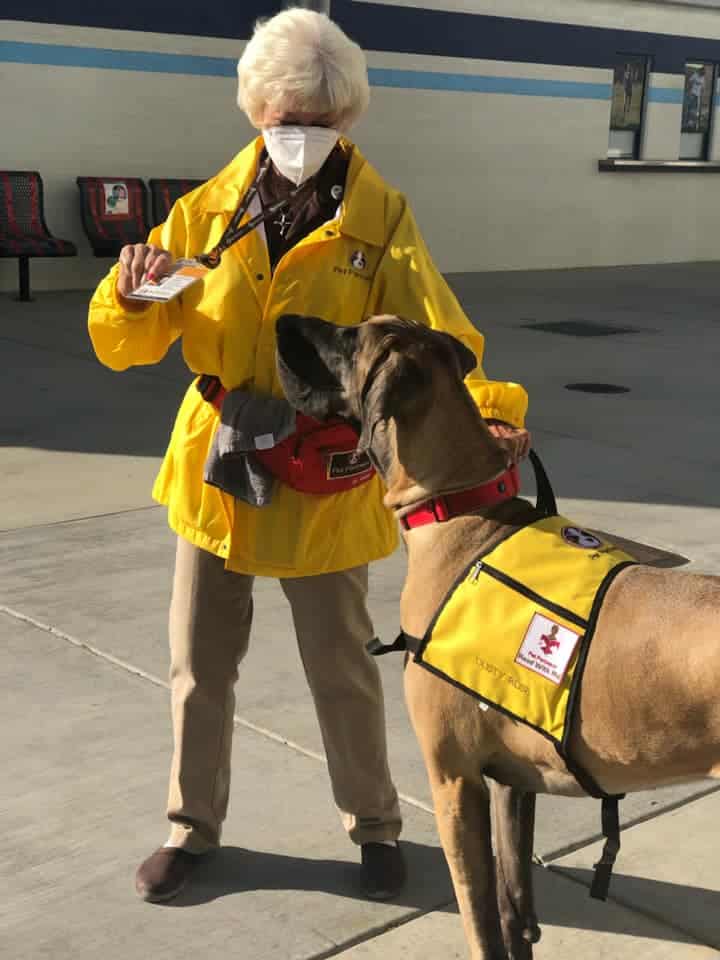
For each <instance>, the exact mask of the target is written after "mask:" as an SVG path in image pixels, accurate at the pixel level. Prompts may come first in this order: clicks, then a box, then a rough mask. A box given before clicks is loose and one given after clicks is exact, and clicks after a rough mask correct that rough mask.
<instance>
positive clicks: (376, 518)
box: [89, 137, 527, 577]
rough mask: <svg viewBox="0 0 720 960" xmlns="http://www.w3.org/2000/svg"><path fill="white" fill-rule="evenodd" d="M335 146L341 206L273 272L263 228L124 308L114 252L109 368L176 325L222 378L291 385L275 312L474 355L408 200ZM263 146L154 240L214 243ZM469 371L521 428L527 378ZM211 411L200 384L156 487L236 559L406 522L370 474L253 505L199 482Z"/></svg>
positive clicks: (387, 542) (213, 544) (326, 553)
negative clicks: (454, 342)
mask: <svg viewBox="0 0 720 960" xmlns="http://www.w3.org/2000/svg"><path fill="white" fill-rule="evenodd" d="M341 145H342V146H343V149H345V150H348V151H352V156H351V160H350V166H349V169H348V177H347V183H346V189H345V196H344V199H343V202H342V204H341V206H340V209H339V211H338V214H337V217H336V219H334V220H332V221H328V222H327V223H325V224H323V225H322V226H321V227H319V228H318V229H316V230H314V231H313V232H312V233H311V234H309V235H308V236H307V237H305V238H304V239H302V240H301V241H300V242H299V243H297V244H296V245H295V246H294V247H293V248H292V249H291V250H290V251H288V252H287V253H286V254H285V256H284V257H283V258H282V259H281V261H280V262H279V263H278V265H277V267H276V269H275V272H274V273H272V272H271V269H270V261H269V257H268V250H267V246H266V243H265V239H264V235H263V232H262V231H260V230H256V231H254V232H253V233H250V234H249V235H248V236H246V237H245V238H244V239H242V240H241V241H239V242H238V243H236V244H235V245H234V246H232V247H231V248H230V249H229V250H228V251H227V252H226V253H225V254H224V256H223V260H222V264H221V266H220V267H219V268H218V269H217V270H215V271H213V272H212V273H210V274H208V276H207V277H206V278H205V279H204V280H203V281H202V282H200V283H198V284H196V285H195V286H193V287H191V288H189V289H188V290H186V291H185V292H184V293H183V294H182V296H181V298H179V299H177V300H174V301H170V302H169V303H167V304H152V305H149V306H148V307H147V309H145V310H143V311H141V312H135V313H129V312H126V311H125V310H124V309H123V307H122V305H121V303H120V301H119V300H118V297H117V295H116V291H115V283H116V277H117V272H118V266H117V264H116V265H115V266H114V267H113V268H112V270H111V271H110V273H109V274H108V276H107V277H106V278H105V279H104V280H103V281H102V282H101V283H100V285H99V286H98V289H97V290H96V292H95V295H94V296H93V298H92V301H91V304H90V315H89V330H90V336H91V338H92V342H93V346H94V348H95V352H96V354H97V356H98V358H99V359H100V360H101V361H102V363H104V364H106V365H107V366H108V367H110V368H112V369H113V370H125V369H127V368H128V367H130V366H133V365H137V364H149V363H157V362H159V361H160V360H162V358H163V357H164V356H165V354H166V353H167V351H168V349H169V347H170V346H171V344H172V343H173V342H174V341H175V340H177V339H178V338H179V337H182V349H183V356H184V358H185V362H186V363H187V365H188V367H189V368H190V369H191V370H192V371H193V373H195V374H203V373H206V374H214V375H216V376H218V377H219V378H220V380H221V381H222V383H223V385H224V386H225V387H226V388H227V389H233V388H234V387H240V386H242V387H243V388H244V389H249V390H254V391H257V392H258V393H265V394H270V395H273V396H282V389H281V387H280V383H279V380H278V376H277V372H276V367H275V324H276V321H277V319H278V317H280V316H281V315H282V314H284V313H295V314H309V315H313V316H318V317H322V318H323V319H325V320H329V321H331V322H333V323H337V324H341V325H346V326H350V325H354V324H358V323H360V322H361V321H362V320H363V319H365V318H366V317H368V316H370V315H372V314H376V313H393V314H399V315H401V316H405V317H408V318H411V319H416V320H419V321H421V322H424V323H427V324H428V325H430V326H431V327H433V328H437V329H440V330H444V331H446V332H447V333H451V334H453V335H454V336H456V337H458V338H459V339H460V340H462V341H464V343H465V344H466V345H467V346H468V347H470V349H471V350H473V351H474V353H475V355H476V356H477V358H478V364H480V363H481V362H482V356H483V346H484V339H483V337H482V335H481V334H480V333H478V332H477V331H476V330H475V329H474V327H473V326H472V325H471V323H470V322H469V320H468V319H467V317H466V316H465V314H464V313H463V311H462V309H461V307H460V306H459V304H458V302H457V300H456V299H455V297H454V296H453V294H452V292H451V291H450V289H449V287H448V286H447V284H446V283H445V281H444V280H443V278H442V276H441V275H440V274H439V272H438V271H437V269H436V268H435V266H434V265H433V262H432V260H431V259H430V255H429V253H428V251H427V249H426V248H425V245H424V243H423V241H422V238H421V237H420V234H419V232H418V230H417V227H416V225H415V221H414V219H413V215H412V213H411V212H410V209H409V207H408V205H407V202H406V200H405V198H404V197H403V195H402V194H400V193H398V192H397V191H396V190H394V189H392V188H391V187H389V186H387V185H386V184H385V183H384V181H383V180H382V179H381V177H380V176H379V174H378V173H377V172H376V171H375V170H374V169H373V168H372V167H371V166H370V164H369V163H367V161H366V160H365V159H364V157H363V156H362V154H361V153H360V151H359V150H358V149H357V148H356V147H354V146H353V145H352V144H351V143H350V142H349V141H346V140H342V141H341ZM262 147H263V141H262V138H261V137H258V138H257V139H256V140H255V141H253V142H252V143H251V144H249V145H248V146H247V147H246V148H245V149H244V150H242V151H241V152H240V153H239V154H238V155H237V156H236V157H235V159H234V160H233V161H232V162H231V163H230V164H229V165H228V166H227V167H226V168H225V169H224V170H222V171H221V172H220V173H219V174H217V176H215V177H213V178H212V179H211V180H209V181H208V182H207V183H206V184H204V185H203V186H201V187H199V188H198V189H197V190H194V191H193V192H192V193H190V194H188V195H187V196H185V197H182V198H181V199H180V200H179V201H178V202H177V203H176V204H175V206H174V207H173V209H172V210H171V212H170V216H169V217H168V219H167V221H166V222H165V223H164V224H163V225H161V226H159V227H156V228H155V229H154V230H153V231H152V232H151V234H150V238H149V242H150V243H154V244H157V245H158V246H160V247H163V248H165V249H167V250H169V251H170V252H171V253H172V254H173V256H174V257H176V258H179V257H193V256H196V255H197V254H199V253H203V252H206V251H208V250H210V249H211V248H212V246H213V245H214V244H215V243H217V242H218V240H219V239H220V236H221V234H222V232H223V230H224V229H225V227H226V226H227V224H228V221H229V220H230V217H231V216H232V214H233V213H234V212H235V210H236V209H237V207H238V205H239V203H240V200H241V198H242V197H243V195H244V193H245V191H246V190H247V189H248V187H249V186H250V184H251V183H252V180H253V178H254V176H255V173H256V171H257V165H258V159H259V156H260V153H261V151H262ZM358 253H361V254H362V257H360V256H357V254H358ZM466 383H467V386H468V387H469V388H470V390H471V392H472V394H473V397H474V398H475V401H476V402H477V404H478V406H479V408H480V410H481V412H482V413H483V415H484V416H486V417H494V418H497V419H501V420H506V421H508V422H510V423H513V424H515V425H516V426H522V424H523V418H524V415H525V411H526V407H527V396H526V393H525V391H524V389H523V388H522V387H521V386H519V385H518V384H514V383H501V382H493V381H488V380H486V379H485V376H484V374H483V372H482V369H481V367H480V366H478V368H477V369H476V370H475V371H474V372H473V373H472V374H471V375H470V377H468V379H467V381H466ZM217 423H218V412H217V410H216V409H215V408H214V407H213V406H212V405H211V404H209V403H207V402H205V401H204V400H203V399H202V397H201V396H200V394H199V392H198V391H197V390H196V388H195V386H194V384H191V385H190V387H189V388H188V390H187V392H186V394H185V398H184V400H183V402H182V404H181V406H180V410H179V411H178V415H177V418H176V421H175V426H174V428H173V431H172V436H171V439H170V444H169V447H168V450H167V453H166V456H165V459H164V461H163V464H162V467H161V470H160V473H159V475H158V477H157V480H156V482H155V486H154V488H153V496H154V498H155V499H156V500H157V501H159V502H160V503H163V504H165V505H167V507H168V520H169V523H170V526H171V528H172V529H173V530H174V531H175V532H176V533H177V534H178V535H180V536H181V537H184V538H185V539H187V540H189V541H190V542H191V543H194V544H195V545H196V546H198V547H201V548H203V549H205V550H209V551H210V552H211V553H214V554H216V555H217V556H220V557H223V558H224V559H225V561H226V566H227V567H228V568H229V569H230V570H234V571H237V572H240V573H248V574H256V575H258V576H273V577H292V576H307V575H311V574H321V573H328V572H332V571H337V570H343V569H348V568H350V567H354V566H359V565H360V564H365V563H368V562H370V561H372V560H377V559H379V558H381V557H384V556H387V555H388V554H390V553H392V551H393V550H394V549H395V547H396V545H397V525H396V523H395V520H394V518H393V517H392V515H391V514H390V512H389V511H388V510H387V509H386V508H385V507H384V506H383V503H382V496H383V490H382V485H381V481H380V479H379V478H377V477H375V478H374V479H373V480H371V481H370V482H369V483H367V484H365V485H363V486H361V487H358V488H356V489H354V490H350V491H348V492H346V493H341V494H334V495H332V496H310V495H307V494H302V493H298V492H297V491H295V490H292V489H291V488H290V487H287V486H284V485H282V484H278V489H277V490H276V492H275V494H274V497H273V502H272V504H271V505H269V506H266V507H260V508H257V507H251V506H248V505H246V504H245V503H243V502H240V501H236V500H235V499H234V498H233V497H231V496H230V495H228V494H226V493H223V492H222V491H220V490H219V489H217V488H216V487H213V486H210V485H208V484H206V483H204V481H203V467H204V464H205V459H206V457H207V455H208V452H209V449H210V445H211V441H212V437H213V434H214V431H215V429H216V426H217Z"/></svg>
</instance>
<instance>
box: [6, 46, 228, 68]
mask: <svg viewBox="0 0 720 960" xmlns="http://www.w3.org/2000/svg"><path fill="white" fill-rule="evenodd" d="M0 61H4V62H5V63H34V64H42V65H43V66H52V67H92V68H94V69H96V70H137V71H140V72H142V73H180V74H186V75H192V76H200V77H235V76H236V75H237V74H236V72H235V70H236V66H237V60H231V59H229V58H227V57H199V56H196V55H194V54H182V53H149V52H145V51H144V50H109V49H103V48H100V47H75V46H63V45H61V44H54V43H25V42H21V41H16V40H0Z"/></svg>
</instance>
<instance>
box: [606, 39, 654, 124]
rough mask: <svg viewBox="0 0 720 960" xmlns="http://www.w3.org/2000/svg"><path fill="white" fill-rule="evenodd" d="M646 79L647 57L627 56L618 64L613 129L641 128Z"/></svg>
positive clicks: (613, 106) (611, 111) (612, 109)
mask: <svg viewBox="0 0 720 960" xmlns="http://www.w3.org/2000/svg"><path fill="white" fill-rule="evenodd" d="M646 79H647V59H646V58H645V57H627V58H626V59H623V60H621V61H620V62H619V63H618V64H617V66H616V67H615V71H614V73H613V85H612V106H611V109H610V129H611V130H631V131H638V130H640V127H641V126H642V119H643V101H644V99H645V82H646Z"/></svg>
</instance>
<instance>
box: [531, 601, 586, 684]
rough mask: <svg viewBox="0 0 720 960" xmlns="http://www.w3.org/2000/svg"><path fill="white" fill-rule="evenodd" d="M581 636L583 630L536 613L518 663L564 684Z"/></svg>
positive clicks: (552, 680) (554, 681) (556, 682)
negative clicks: (574, 628) (569, 626)
mask: <svg viewBox="0 0 720 960" xmlns="http://www.w3.org/2000/svg"><path fill="white" fill-rule="evenodd" d="M579 639H580V634H579V633H575V632H574V631H573V630H568V628H567V627H564V626H563V625H562V624H560V623H556V622H555V621H554V620H551V619H550V618H549V617H545V616H543V614H541V613H536V614H534V615H533V618H532V620H531V621H530V626H529V627H528V628H527V633H526V634H525V636H524V637H523V642H522V645H521V647H520V649H519V650H518V652H517V656H516V657H515V663H519V664H520V665H521V666H523V667H527V668H528V670H534V671H535V673H539V674H540V676H541V677H546V678H547V679H548V680H550V681H551V683H555V684H560V683H562V682H563V680H564V679H565V673H566V672H567V668H568V665H569V663H570V661H571V659H572V657H573V654H574V653H575V648H576V647H577V644H578V640H579Z"/></svg>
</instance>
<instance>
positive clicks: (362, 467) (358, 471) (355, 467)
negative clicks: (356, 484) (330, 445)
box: [327, 450, 373, 480]
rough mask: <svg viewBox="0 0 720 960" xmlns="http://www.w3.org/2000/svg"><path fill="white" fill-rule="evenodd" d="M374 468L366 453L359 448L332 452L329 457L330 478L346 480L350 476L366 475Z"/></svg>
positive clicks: (328, 475)
mask: <svg viewBox="0 0 720 960" xmlns="http://www.w3.org/2000/svg"><path fill="white" fill-rule="evenodd" d="M372 469H373V465H372V464H371V463H370V459H369V457H368V455H367V454H366V453H361V452H360V451H359V450H346V451H343V452H338V453H331V454H330V456H329V457H328V465H327V477H328V480H345V479H347V478H348V477H358V478H359V477H364V476H365V474H367V473H369V472H370V471H371V470H372Z"/></svg>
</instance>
